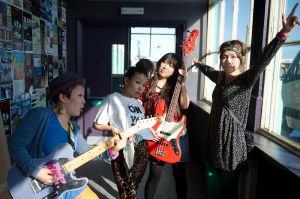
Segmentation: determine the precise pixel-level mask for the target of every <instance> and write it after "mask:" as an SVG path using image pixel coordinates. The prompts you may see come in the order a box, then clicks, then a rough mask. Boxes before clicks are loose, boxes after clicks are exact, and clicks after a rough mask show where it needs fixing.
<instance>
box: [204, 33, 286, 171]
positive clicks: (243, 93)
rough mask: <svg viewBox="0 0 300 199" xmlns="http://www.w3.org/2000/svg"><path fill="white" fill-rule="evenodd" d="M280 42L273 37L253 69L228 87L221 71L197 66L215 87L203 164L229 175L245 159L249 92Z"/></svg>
mask: <svg viewBox="0 0 300 199" xmlns="http://www.w3.org/2000/svg"><path fill="white" fill-rule="evenodd" d="M284 41H285V40H282V39H279V38H278V36H277V37H275V38H274V39H273V40H272V41H271V42H270V43H269V44H268V45H267V46H266V47H265V48H264V50H263V52H262V54H261V55H260V56H259V57H258V58H257V59H256V61H255V62H254V64H253V66H252V67H250V69H249V70H247V71H245V72H244V73H242V74H240V75H239V76H238V77H237V78H235V79H234V80H233V81H232V82H230V83H229V84H228V85H225V83H224V82H225V73H224V71H217V70H215V69H213V68H212V67H210V66H207V65H201V66H200V70H201V71H202V72H203V73H204V74H205V75H206V76H207V77H209V78H210V79H211V80H212V81H213V82H215V83H216V86H215V88H214V91H213V94H212V100H213V101H212V109H211V113H210V124H209V132H208V137H207V147H206V158H207V161H209V162H211V163H213V165H214V166H215V167H216V168H221V169H223V170H227V171H232V170H234V169H236V167H237V165H238V164H239V163H241V162H243V161H244V160H246V159H247V149H246V140H245V130H246V124H247V117H248V112H249V104H250V98H251V91H252V89H253V86H254V84H255V82H256V80H257V79H258V78H259V76H260V75H261V73H262V72H263V71H264V69H265V68H266V66H267V65H268V64H269V62H270V61H271V59H272V58H273V57H274V55H275V54H276V52H277V50H278V49H279V48H280V47H281V45H282V44H283V43H284ZM230 111H231V112H232V113H231V114H230ZM232 115H234V116H235V117H236V119H234V118H233V116H232Z"/></svg>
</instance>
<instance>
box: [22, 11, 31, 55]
mask: <svg viewBox="0 0 300 199" xmlns="http://www.w3.org/2000/svg"><path fill="white" fill-rule="evenodd" d="M23 29H24V31H23V32H24V51H25V52H32V18H31V14H28V13H26V12H23Z"/></svg>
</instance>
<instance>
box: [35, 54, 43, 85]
mask: <svg viewBox="0 0 300 199" xmlns="http://www.w3.org/2000/svg"><path fill="white" fill-rule="evenodd" d="M41 78H42V65H41V55H38V54H34V55H33V88H40V87H41Z"/></svg>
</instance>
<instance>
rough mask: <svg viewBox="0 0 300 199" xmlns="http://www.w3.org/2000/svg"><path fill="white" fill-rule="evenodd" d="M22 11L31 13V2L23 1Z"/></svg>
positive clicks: (28, 0)
mask: <svg viewBox="0 0 300 199" xmlns="http://www.w3.org/2000/svg"><path fill="white" fill-rule="evenodd" d="M23 9H24V11H26V12H28V13H31V12H32V1H31V0H23Z"/></svg>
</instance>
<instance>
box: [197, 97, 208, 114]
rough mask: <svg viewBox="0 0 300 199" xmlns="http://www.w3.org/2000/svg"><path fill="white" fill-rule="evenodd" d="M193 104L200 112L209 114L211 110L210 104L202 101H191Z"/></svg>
mask: <svg viewBox="0 0 300 199" xmlns="http://www.w3.org/2000/svg"><path fill="white" fill-rule="evenodd" d="M193 102H194V103H195V104H197V105H198V106H199V107H200V108H201V109H202V110H204V111H205V112H207V113H208V114H209V113H210V110H211V104H209V102H206V101H204V100H200V101H199V100H198V101H193Z"/></svg>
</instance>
